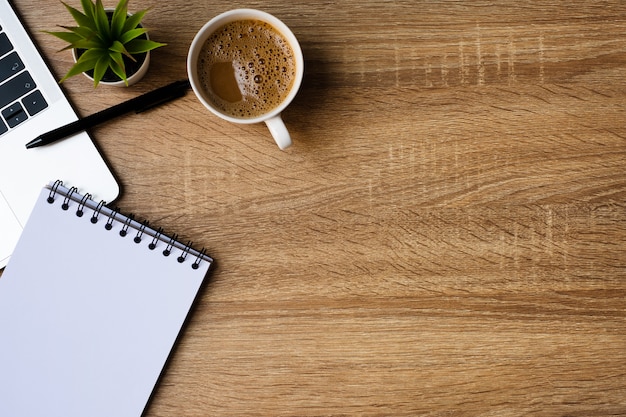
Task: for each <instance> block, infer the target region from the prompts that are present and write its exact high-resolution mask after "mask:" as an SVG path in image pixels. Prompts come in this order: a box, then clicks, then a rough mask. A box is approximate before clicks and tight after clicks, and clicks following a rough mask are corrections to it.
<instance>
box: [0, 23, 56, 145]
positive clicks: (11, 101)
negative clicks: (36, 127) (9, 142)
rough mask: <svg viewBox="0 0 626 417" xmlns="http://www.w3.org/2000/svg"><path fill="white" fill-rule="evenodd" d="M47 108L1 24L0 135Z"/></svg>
mask: <svg viewBox="0 0 626 417" xmlns="http://www.w3.org/2000/svg"><path fill="white" fill-rule="evenodd" d="M46 107H48V103H47V102H46V100H45V99H44V97H43V94H41V92H40V91H39V90H38V89H37V85H36V84H35V81H34V80H33V78H32V77H31V75H30V74H29V72H28V70H27V69H26V67H25V66H24V63H23V62H22V60H21V59H20V56H19V54H18V52H17V51H16V50H15V49H14V47H13V45H12V44H11V41H10V40H9V37H8V36H7V34H6V33H5V32H4V31H3V29H2V26H0V109H1V110H0V114H1V117H0V135H3V134H4V133H6V132H8V131H9V129H12V128H14V127H16V126H17V125H19V124H20V123H22V122H24V121H25V120H27V119H28V118H29V117H32V116H34V115H35V114H37V113H39V112H40V111H42V110H43V109H45V108H46Z"/></svg>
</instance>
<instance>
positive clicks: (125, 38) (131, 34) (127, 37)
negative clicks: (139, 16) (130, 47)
mask: <svg viewBox="0 0 626 417" xmlns="http://www.w3.org/2000/svg"><path fill="white" fill-rule="evenodd" d="M144 33H148V29H146V28H137V29H131V30H129V31H128V32H125V33H124V34H122V36H120V38H119V40H120V42H122V43H123V44H127V43H128V42H130V41H132V40H133V39H135V38H137V37H139V36H141V35H143V34H144Z"/></svg>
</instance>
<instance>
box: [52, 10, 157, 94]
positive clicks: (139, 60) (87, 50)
mask: <svg viewBox="0 0 626 417" xmlns="http://www.w3.org/2000/svg"><path fill="white" fill-rule="evenodd" d="M63 5H64V6H65V7H66V8H67V10H68V11H69V12H70V14H71V15H72V17H73V18H74V20H75V21H76V23H77V26H61V27H62V28H64V29H66V30H67V31H64V32H47V33H49V34H51V35H54V36H56V37H57V38H60V39H62V40H64V41H66V42H67V43H68V44H69V45H68V46H67V47H65V48H63V49H62V50H67V49H72V54H73V56H74V60H75V63H74V65H73V66H72V67H71V68H70V70H69V71H68V72H67V74H65V76H64V77H63V78H62V79H61V81H60V82H63V81H65V80H66V79H68V78H69V77H73V76H75V75H77V74H80V73H84V74H85V75H86V76H87V77H88V78H92V79H93V83H94V87H97V86H98V84H100V82H103V83H105V82H106V83H109V84H113V85H126V86H128V85H131V84H133V83H135V82H137V81H138V80H139V79H140V78H141V77H142V76H143V75H144V74H145V72H146V71H147V69H148V65H149V62H150V51H151V50H153V49H156V48H158V47H160V46H164V45H165V44H163V43H159V42H154V41H152V40H150V39H149V38H148V30H147V29H146V28H144V27H143V26H142V25H141V21H142V19H143V17H144V15H145V14H146V12H147V10H142V11H139V12H137V13H134V14H129V13H128V0H120V1H119V3H118V4H117V6H116V7H115V9H106V8H105V7H104V6H103V4H102V0H96V2H95V3H94V2H93V1H92V0H81V5H82V8H83V11H82V12H81V11H79V10H77V9H75V8H74V7H71V6H69V5H68V4H66V3H63Z"/></svg>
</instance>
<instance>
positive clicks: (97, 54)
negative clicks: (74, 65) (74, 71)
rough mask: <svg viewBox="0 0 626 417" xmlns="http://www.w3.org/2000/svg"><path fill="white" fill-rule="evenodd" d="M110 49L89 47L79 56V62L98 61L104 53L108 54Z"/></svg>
mask: <svg viewBox="0 0 626 417" xmlns="http://www.w3.org/2000/svg"><path fill="white" fill-rule="evenodd" d="M108 54H109V51H108V50H106V49H104V48H92V49H87V50H86V51H85V52H83V54H82V55H81V56H80V57H79V58H78V60H77V62H82V61H94V60H95V61H98V60H99V59H100V58H102V57H103V56H104V55H108Z"/></svg>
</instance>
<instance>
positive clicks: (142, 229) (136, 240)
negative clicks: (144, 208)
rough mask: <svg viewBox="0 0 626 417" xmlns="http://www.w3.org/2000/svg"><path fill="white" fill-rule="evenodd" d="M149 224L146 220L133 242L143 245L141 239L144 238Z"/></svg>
mask: <svg viewBox="0 0 626 417" xmlns="http://www.w3.org/2000/svg"><path fill="white" fill-rule="evenodd" d="M148 223H149V222H148V221H147V220H144V222H143V223H142V224H141V226H140V227H139V230H138V231H137V235H136V236H135V238H134V239H133V242H135V243H141V238H142V237H143V233H144V232H145V231H146V227H148Z"/></svg>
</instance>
